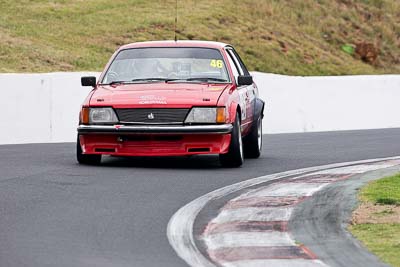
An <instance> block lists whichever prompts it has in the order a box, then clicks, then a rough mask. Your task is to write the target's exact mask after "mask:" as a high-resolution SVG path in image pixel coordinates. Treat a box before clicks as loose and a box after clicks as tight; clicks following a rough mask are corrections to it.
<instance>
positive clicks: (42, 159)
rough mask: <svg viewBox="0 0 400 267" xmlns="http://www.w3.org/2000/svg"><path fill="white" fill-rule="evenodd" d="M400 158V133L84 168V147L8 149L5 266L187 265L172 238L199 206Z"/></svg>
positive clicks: (0, 199)
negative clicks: (186, 213) (185, 213)
mask: <svg viewBox="0 0 400 267" xmlns="http://www.w3.org/2000/svg"><path fill="white" fill-rule="evenodd" d="M397 155H400V129H386V130H366V131H346V132H327V133H307V134H280V135H266V136H264V148H263V155H262V157H261V158H260V159H256V160H247V161H246V162H245V164H244V165H243V167H242V168H239V169H224V168H220V167H219V165H218V160H217V157H214V156H207V157H191V158H185V157H183V158H182V157H181V158H122V159H121V158H107V159H106V160H104V164H103V165H102V166H100V167H92V166H80V165H78V164H77V163H76V161H75V144H73V143H66V144H28V145H4V146H0V159H1V160H0V266H10V267H13V266H68V267H71V266H99V267H103V266H116V267H120V266H144V267H150V266H151V267H153V266H171V267H176V266H178V267H179V266H186V264H185V263H184V262H183V261H182V260H181V259H180V258H178V257H177V256H176V254H175V252H174V251H173V249H172V248H171V247H170V245H169V243H168V240H167V237H166V227H167V224H168V221H169V219H170V217H171V216H172V215H173V214H174V213H175V211H177V210H178V209H179V208H180V207H181V206H183V205H185V204H186V203H188V202H190V201H191V200H193V199H195V198H197V197H199V196H201V195H203V194H206V193H208V192H210V191H212V190H215V189H218V188H220V187H223V186H226V185H230V184H232V183H236V182H240V181H243V180H246V179H249V178H254V177H258V176H261V175H265V174H271V173H276V172H282V171H287V170H292V169H298V168H303V167H311V166H316V165H323V164H329V163H337V162H345V161H355V160H362V159H369V158H380V157H389V156H397Z"/></svg>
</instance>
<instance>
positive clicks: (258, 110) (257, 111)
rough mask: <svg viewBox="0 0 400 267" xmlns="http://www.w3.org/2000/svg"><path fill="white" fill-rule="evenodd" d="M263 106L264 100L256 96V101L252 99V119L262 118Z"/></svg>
mask: <svg viewBox="0 0 400 267" xmlns="http://www.w3.org/2000/svg"><path fill="white" fill-rule="evenodd" d="M264 107H265V102H264V101H263V100H261V99H260V98H256V101H254V117H253V118H254V119H253V121H257V120H258V118H260V116H261V119H263V118H264Z"/></svg>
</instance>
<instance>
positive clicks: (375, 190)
mask: <svg viewBox="0 0 400 267" xmlns="http://www.w3.org/2000/svg"><path fill="white" fill-rule="evenodd" d="M360 198H361V200H363V201H370V202H372V203H376V204H383V205H400V174H397V175H395V176H391V177H385V178H383V179H380V180H377V181H374V182H371V183H369V184H368V185H367V186H366V187H363V188H362V190H361V192H360Z"/></svg>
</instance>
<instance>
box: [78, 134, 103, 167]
mask: <svg viewBox="0 0 400 267" xmlns="http://www.w3.org/2000/svg"><path fill="white" fill-rule="evenodd" d="M76 160H77V161H78V163H79V164H84V165H98V164H100V162H101V155H86V154H83V152H82V147H81V144H80V142H79V136H78V138H77V141H76Z"/></svg>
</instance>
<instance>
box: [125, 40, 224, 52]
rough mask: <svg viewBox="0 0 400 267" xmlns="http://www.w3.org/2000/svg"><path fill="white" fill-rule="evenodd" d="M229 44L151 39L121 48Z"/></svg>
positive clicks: (208, 46) (218, 46)
mask: <svg viewBox="0 0 400 267" xmlns="http://www.w3.org/2000/svg"><path fill="white" fill-rule="evenodd" d="M227 45H228V44H225V43H221V42H212V41H191V40H182V41H180V40H178V41H176V42H175V41H172V40H171V41H170V40H168V41H150V42H138V43H131V44H126V45H123V46H121V47H120V48H119V50H123V49H129V48H145V47H203V48H214V49H222V48H224V47H225V46H227Z"/></svg>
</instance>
